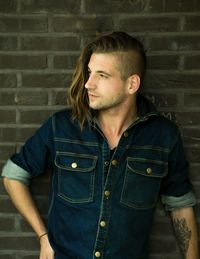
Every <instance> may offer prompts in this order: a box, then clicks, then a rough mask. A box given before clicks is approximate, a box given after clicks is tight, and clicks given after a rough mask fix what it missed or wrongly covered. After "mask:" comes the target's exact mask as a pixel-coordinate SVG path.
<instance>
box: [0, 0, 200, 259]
mask: <svg viewBox="0 0 200 259" xmlns="http://www.w3.org/2000/svg"><path fill="white" fill-rule="evenodd" d="M112 30H125V31H127V32H128V33H130V34H132V35H134V36H136V37H138V38H139V39H141V40H142V41H143V42H144V44H145V47H146V49H147V55H148V59H149V65H148V69H149V72H148V73H147V76H146V80H145V83H144V86H143V89H144V92H145V93H146V94H147V95H148V97H149V98H150V99H151V100H152V101H153V102H154V103H155V104H156V105H157V107H158V108H159V109H160V110H161V111H162V112H163V113H164V114H165V115H166V116H167V117H169V118H170V119H172V120H173V121H175V122H176V123H177V124H178V125H179V126H180V129H181V132H182V134H183V138H184V143H185V148H186V152H187V154H188V158H189V160H190V163H191V179H192V182H193V184H194V188H195V192H196V194H197V198H198V205H197V207H196V214H197V218H198V224H199V226H200V203H199V201H200V174H199V172H200V88H199V82H200V65H199V63H200V1H199V0H190V1H188V0H177V1H174V0H112V1H106V0H96V1H92V0H56V1H54V0H0V168H2V166H3V164H4V163H5V161H6V160H7V158H8V157H9V156H10V155H11V154H12V153H13V152H14V151H16V150H18V149H19V148H20V146H21V145H22V144H23V143H24V141H25V140H26V139H27V138H28V137H29V136H30V135H31V134H32V133H33V132H34V131H35V130H36V129H37V128H38V127H39V125H40V124H41V123H42V122H44V120H45V119H46V118H47V117H48V116H49V115H50V114H52V112H54V111H56V110H59V109H60V108H63V107H64V106H65V102H66V100H65V99H66V98H65V93H66V88H67V86H68V85H69V82H70V79H71V73H72V71H73V68H74V64H75V61H76V58H77V56H78V55H79V53H80V49H81V48H82V47H83V46H84V45H85V43H86V42H88V41H89V40H90V39H91V38H93V37H94V36H96V35H98V34H99V33H102V32H107V31H112ZM48 179H49V178H48V176H46V175H45V176H43V177H41V178H39V179H35V180H34V182H33V184H32V186H31V188H32V191H33V193H34V197H35V199H36V202H37V203H38V206H39V208H40V211H41V213H42V215H43V216H44V218H46V217H45V215H46V212H47V195H46V194H47V192H48V182H49V181H48ZM38 248H39V246H38V242H37V240H36V238H35V235H34V233H33V232H32V230H31V229H30V227H29V226H28V225H27V224H26V222H25V221H24V220H23V219H22V217H21V216H20V215H19V214H18V213H17V212H16V210H15V208H14V207H13V205H12V204H11V202H10V201H9V198H8V196H7V194H6V193H5V190H4V188H3V186H2V182H1V181H0V259H11V258H12V259H19V258H23V259H35V258H38ZM164 258H165V259H179V258H181V256H180V251H179V249H178V246H177V243H176V241H175V238H174V236H173V231H172V228H171V224H170V220H169V217H168V216H167V215H166V214H165V212H164V210H163V208H162V206H161V205H159V206H158V209H157V211H156V217H155V225H154V228H153V233H152V237H151V259H164Z"/></svg>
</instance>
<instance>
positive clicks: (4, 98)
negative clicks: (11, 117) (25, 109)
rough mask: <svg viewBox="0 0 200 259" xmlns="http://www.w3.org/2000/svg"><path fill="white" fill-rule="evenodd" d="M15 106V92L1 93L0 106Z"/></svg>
mask: <svg viewBox="0 0 200 259" xmlns="http://www.w3.org/2000/svg"><path fill="white" fill-rule="evenodd" d="M13 104H15V92H10V91H9V92H8V91H2V92H0V106H2V105H13Z"/></svg>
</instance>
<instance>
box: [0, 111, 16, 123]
mask: <svg viewBox="0 0 200 259" xmlns="http://www.w3.org/2000/svg"><path fill="white" fill-rule="evenodd" d="M15 122H16V111H12V110H10V111H9V110H0V123H15Z"/></svg>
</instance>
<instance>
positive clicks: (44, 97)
mask: <svg viewBox="0 0 200 259" xmlns="http://www.w3.org/2000/svg"><path fill="white" fill-rule="evenodd" d="M16 103H17V104H19V105H33V106H35V105H36V106H37V105H47V104H48V93H47V92H44V91H34V92H33V91H24V92H17V93H16Z"/></svg>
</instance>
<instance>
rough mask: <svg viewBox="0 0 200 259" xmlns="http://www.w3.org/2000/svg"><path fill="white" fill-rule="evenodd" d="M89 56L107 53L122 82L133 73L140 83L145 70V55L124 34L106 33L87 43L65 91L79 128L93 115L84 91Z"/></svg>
mask: <svg viewBox="0 0 200 259" xmlns="http://www.w3.org/2000/svg"><path fill="white" fill-rule="evenodd" d="M93 53H97V54H98V53H101V54H106V53H108V54H114V55H116V57H119V64H120V66H119V71H120V73H121V78H122V80H126V79H127V78H129V77H130V76H131V75H133V74H137V75H138V76H139V77H140V80H141V81H142V79H143V77H144V74H145V71H146V54H145V50H144V47H143V45H142V43H141V42H140V41H138V40H137V39H135V38H133V37H132V36H130V35H128V34H127V33H125V32H113V33H111V34H106V35H103V36H101V37H98V38H97V39H95V40H94V41H93V42H91V43H89V44H88V45H87V46H86V47H85V48H84V49H83V51H82V53H81V54H80V57H79V59H78V62H77V65H76V68H75V71H74V75H73V79H72V83H71V86H70V88H69V101H70V104H71V107H72V116H73V119H77V120H78V121H79V123H80V126H81V128H83V126H84V124H85V123H86V122H87V121H88V120H90V119H91V116H92V114H93V112H94V111H92V110H91V109H90V107H89V102H88V95H87V89H86V88H85V84H86V82H87V80H88V77H89V73H88V63H89V61H90V57H91V55H92V54H93Z"/></svg>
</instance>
